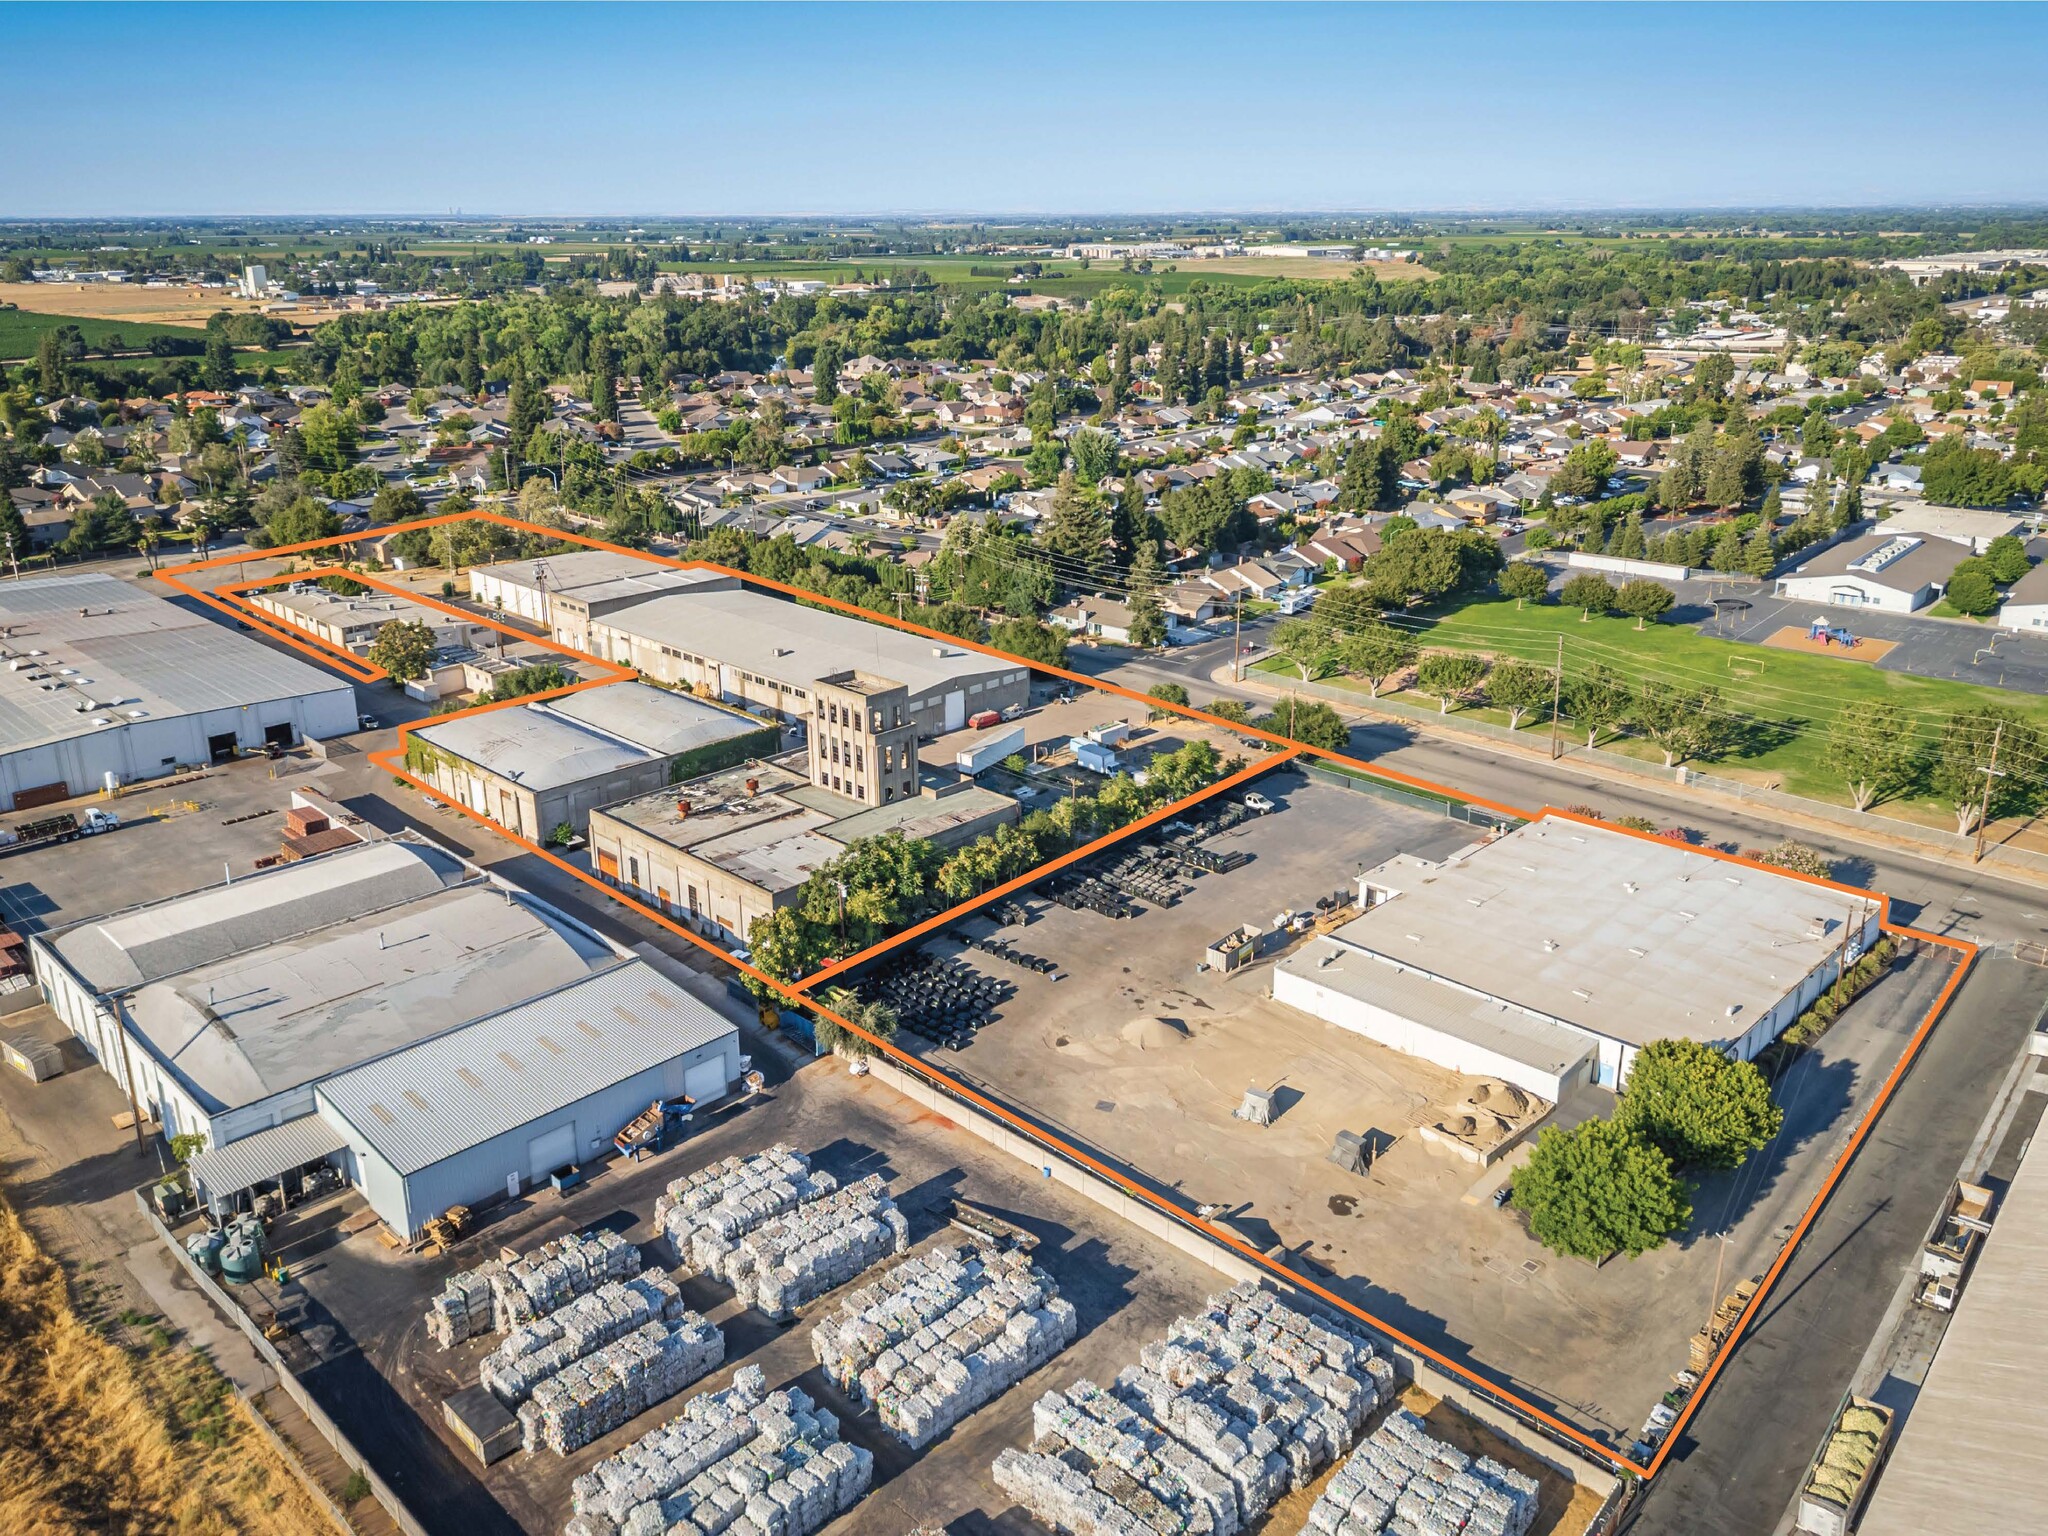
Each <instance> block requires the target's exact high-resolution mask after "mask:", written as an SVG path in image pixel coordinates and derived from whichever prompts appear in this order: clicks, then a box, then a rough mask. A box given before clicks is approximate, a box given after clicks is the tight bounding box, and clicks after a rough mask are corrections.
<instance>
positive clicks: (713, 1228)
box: [654, 1144, 839, 1274]
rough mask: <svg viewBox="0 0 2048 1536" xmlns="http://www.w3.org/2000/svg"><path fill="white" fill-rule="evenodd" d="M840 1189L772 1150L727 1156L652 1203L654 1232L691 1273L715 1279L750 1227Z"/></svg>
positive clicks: (801, 1161) (794, 1157)
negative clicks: (709, 1275)
mask: <svg viewBox="0 0 2048 1536" xmlns="http://www.w3.org/2000/svg"><path fill="white" fill-rule="evenodd" d="M838 1188H839V1181H838V1180H837V1179H835V1178H833V1177H832V1175H831V1174H829V1173H812V1172H811V1161H810V1159H809V1158H807V1157H805V1156H804V1155H803V1154H802V1153H801V1152H798V1151H796V1150H795V1149H794V1148H792V1147H788V1146H783V1145H779V1144H778V1145H776V1146H773V1147H770V1148H769V1149H768V1150H767V1151H765V1152H756V1153H755V1154H754V1155H753V1156H752V1157H745V1158H741V1157H728V1158H723V1159H721V1160H720V1161H718V1162H715V1163H713V1164H712V1165H711V1166H710V1167H708V1168H701V1169H699V1170H698V1171H697V1172H695V1173H693V1174H690V1175H689V1176H688V1177H687V1178H681V1179H677V1180H676V1181H675V1182H674V1183H673V1184H671V1185H669V1187H668V1190H667V1192H666V1193H665V1194H663V1195H661V1196H659V1197H658V1198H657V1199H656V1200H655V1202H654V1227H655V1230H656V1231H658V1232H660V1233H661V1234H662V1235H663V1236H664V1237H666V1238H667V1239H668V1241H669V1244H670V1246H671V1247H672V1248H673V1249H674V1250H675V1255H676V1262H677V1263H678V1264H681V1265H682V1266H684V1267H685V1268H686V1269H688V1270H689V1271H690V1272H691V1273H693V1274H715V1273H717V1272H718V1270H719V1269H720V1267H721V1266H722V1264H723V1262H724V1259H725V1256H726V1255H727V1254H728V1253H730V1252H731V1251H732V1247H733V1245H734V1244H735V1243H737V1242H738V1241H739V1240H740V1239H741V1238H743V1237H745V1236H746V1235H747V1234H748V1233H749V1232H752V1231H753V1230H754V1229H755V1228H757V1227H760V1226H762V1225H763V1224H764V1223H766V1222H769V1221H772V1220H774V1219H775V1218H776V1217H777V1216H780V1215H782V1214H783V1213H784V1212H785V1211H793V1210H795V1209H796V1208H797V1207H798V1206H799V1205H801V1204H803V1203H804V1202H805V1201H807V1200H819V1199H822V1198H824V1197H825V1196H826V1195H829V1194H831V1193H832V1192H833V1191H834V1190H836V1189H838Z"/></svg>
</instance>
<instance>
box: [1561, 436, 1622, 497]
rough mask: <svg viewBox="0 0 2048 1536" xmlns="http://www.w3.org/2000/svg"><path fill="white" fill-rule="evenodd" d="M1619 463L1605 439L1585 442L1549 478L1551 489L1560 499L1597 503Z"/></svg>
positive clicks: (1570, 453) (1573, 450) (1595, 438)
mask: <svg viewBox="0 0 2048 1536" xmlns="http://www.w3.org/2000/svg"><path fill="white" fill-rule="evenodd" d="M1620 463H1621V458H1620V455H1619V454H1617V453H1616V452H1615V448H1614V445H1613V444H1612V443H1610V442H1608V441H1607V439H1605V438H1604V437H1594V438H1588V439H1587V440H1586V441H1585V442H1582V443H1580V444H1578V445H1577V446H1576V447H1574V448H1573V449H1572V450H1571V452H1569V453H1567V454H1566V455H1565V456H1564V463H1563V464H1561V465H1559V466H1558V471H1557V473H1556V474H1555V475H1554V476H1552V477H1551V481H1550V488H1551V490H1552V491H1554V492H1555V493H1556V494H1557V495H1559V496H1577V497H1580V498H1581V499H1583V500H1587V501H1591V500H1594V499H1597V498H1598V497H1600V496H1603V495H1605V494H1606V491H1607V482H1608V481H1609V480H1610V479H1611V478H1613V475H1614V471H1615V469H1616V467H1617V466H1619V464H1620Z"/></svg>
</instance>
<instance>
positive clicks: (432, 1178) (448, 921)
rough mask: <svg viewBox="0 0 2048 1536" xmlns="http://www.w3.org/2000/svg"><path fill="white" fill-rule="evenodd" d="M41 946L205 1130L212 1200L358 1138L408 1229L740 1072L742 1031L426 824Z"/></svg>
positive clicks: (82, 1029)
mask: <svg viewBox="0 0 2048 1536" xmlns="http://www.w3.org/2000/svg"><path fill="white" fill-rule="evenodd" d="M31 952H32V954H33V956H34V959H35V967H36V974H37V979H38V981H39V982H40V983H41V986H42V989H43V993H44V995H45V997H46V998H47V999H48V1001H49V1003H50V1005H51V1007H52V1009H53V1010H55V1012H56V1013H57V1015H58V1017H59V1018H61V1019H63V1020H64V1022H65V1023H66V1025H67V1026H68V1027H69V1028H70V1029H71V1031H72V1033H73V1034H74V1035H76V1036H77V1037H78V1039H79V1040H80V1041H82V1042H83V1043H84V1044H85V1046H86V1048H87V1050H88V1051H90V1052H91V1053H92V1055H93V1056H94V1058H95V1059H96V1060H97V1061H99V1062H100V1064H101V1065H102V1066H104V1067H105V1068H106V1069H107V1070H108V1071H109V1072H110V1073H111V1074H112V1075H114V1077H115V1078H116V1080H117V1081H118V1082H120V1083H121V1086H122V1087H123V1089H124V1091H127V1092H128V1093H129V1094H130V1095H131V1097H132V1099H133V1100H134V1102H135V1103H136V1104H137V1105H138V1106H140V1107H141V1109H142V1111H143V1113H144V1114H145V1115H146V1116H148V1117H150V1118H154V1119H156V1120H158V1121H159V1122H160V1123H161V1124H162V1126H163V1130H164V1134H165V1135H166V1136H175V1135H178V1134H181V1133H187V1134H190V1133H197V1134H200V1135H203V1136H204V1137H205V1138H206V1148H207V1150H206V1152H205V1153H204V1155H203V1157H202V1159H200V1160H198V1161H195V1163H194V1165H193V1171H194V1176H195V1178H196V1180H197V1181H198V1183H199V1186H200V1188H201V1191H202V1193H203V1194H204V1196H205V1197H206V1198H208V1199H209V1200H212V1201H215V1202H217V1203H219V1202H225V1201H229V1200H232V1199H233V1198H234V1197H236V1196H237V1195H238V1194H240V1192H241V1191H243V1190H244V1189H246V1188H248V1187H249V1185H250V1184H252V1183H255V1182H259V1181H262V1180H267V1179H273V1178H280V1177H284V1176H288V1175H291V1174H294V1173H295V1172H296V1171H297V1170H298V1169H299V1168H301V1167H302V1166H303V1165H305V1164H307V1163H312V1162H319V1161H329V1160H338V1161H339V1162H340V1163H341V1165H342V1167H343V1168H344V1170H345V1171H346V1172H347V1174H348V1175H349V1177H350V1178H351V1179H353V1180H354V1181H355V1182H357V1183H358V1184H359V1185H361V1186H362V1188H363V1190H364V1193H365V1195H366V1197H367V1198H368V1199H369V1202H370V1204H371V1206H372V1208H373V1209H375V1210H376V1211H377V1213H378V1214H379V1215H380V1216H382V1217H383V1218H384V1219H385V1220H386V1221H387V1222H389V1223H390V1225H391V1226H392V1228H393V1229H394V1230H395V1231H398V1232H401V1233H403V1234H405V1235H407V1236H410V1235H412V1234H413V1233H414V1232H416V1231H417V1230H418V1229H419V1227H420V1226H421V1225H422V1224H423V1223H424V1222H425V1221H426V1220H428V1219H429V1218H430V1217H432V1216H434V1215H437V1214H439V1212H440V1211H442V1210H445V1209H446V1208H447V1207H448V1206H449V1205H453V1204H475V1203H478V1202H481V1201H483V1200H485V1199H487V1198H489V1197H490V1196H492V1195H494V1194H497V1193H499V1192H501V1191H505V1190H507V1189H508V1187H511V1185H510V1184H508V1181H516V1182H517V1183H518V1184H519V1185H520V1186H521V1187H523V1186H524V1184H525V1183H526V1182H527V1181H530V1180H533V1179H539V1178H544V1177H545V1176H546V1175H547V1173H548V1172H549V1171H550V1170H552V1169H554V1168H557V1167H560V1166H561V1165H563V1164H566V1163H573V1162H578V1161H582V1160H583V1159H585V1158H587V1157H588V1156H589V1155H590V1154H591V1152H592V1151H593V1150H594V1149H601V1148H602V1147H603V1146H604V1145H605V1144H606V1143H607V1142H608V1141H609V1140H610V1138H611V1136H612V1135H613V1134H614V1133H616V1132H617V1131H618V1130H619V1129H620V1128H621V1127H622V1126H623V1125H624V1124H625V1123H626V1122H627V1121H629V1120H631V1119H632V1118H633V1116H635V1115H636V1114H638V1113H639V1112H640V1111H642V1110H644V1109H646V1108H647V1106H648V1104H649V1103H651V1102H652V1101H653V1100H655V1099H657V1098H674V1097H676V1096H678V1095H680V1094H684V1093H687V1094H689V1095H691V1096H692V1097H694V1098H697V1099H699V1100H708V1099H715V1098H718V1097H720V1096H722V1095H723V1094H724V1093H725V1092H726V1091H727V1088H728V1087H729V1086H730V1084H731V1083H732V1082H733V1081H734V1079H735V1078H736V1077H737V1076H738V1073H739V1046H738V1036H737V1034H736V1033H735V1032H734V1030H733V1028H732V1026H731V1025H730V1024H729V1023H727V1022H726V1021H725V1020H724V1019H722V1018H721V1017H719V1016H718V1015H717V1014H716V1013H714V1012H713V1011H712V1010H711V1009H709V1008H708V1007H706V1006H705V1005H704V1004H703V1003H702V1002H700V1001H698V1000H697V999H696V998H694V997H692V996H690V995H689V994H688V993H686V992H684V991H682V990H681V989H680V988H679V987H677V986H676V985H675V984H674V983H673V982H670V981H668V980H667V979H666V978H664V977H663V976H661V974H660V973H659V972H657V971H655V970H654V969H653V968H652V967H650V966H649V965H648V964H647V963H646V962H645V961H643V960H641V959H639V958H637V957H636V956H634V955H633V954H632V953H631V952H630V951H628V950H625V949H622V948H620V947H619V946H618V945H616V944H613V943H610V942H608V941H607V940H605V939H603V938H602V937H600V936H599V935H598V934H597V933H595V932H593V931H592V930H590V929H588V928H586V927H584V926H583V925H582V924H581V923H578V922H576V921H575V920H574V919H572V918H570V917H568V916H566V915H565V914H563V913H562V912H559V911H557V910H556V909H554V908H552V907H550V906H548V905H547V904H545V903H543V902H541V901H539V900H537V899H535V898H534V897H532V896H530V895H529V894H527V893H526V892H524V891H522V890H520V889H519V888H518V887H516V886H513V885H510V884H508V883H507V882H505V881H503V880H501V879H498V878H497V877H495V876H493V875H489V874H486V873H484V872H483V871H481V870H478V869H476V868H475V867H473V866H471V865H469V864H466V863H465V862H463V861H462V860H460V859H458V858H456V857H455V856H454V855H453V854H451V853H449V852H447V851H446V850H445V849H442V848H440V847H438V846H436V845H434V844H432V843H430V842H428V841H426V840H425V839H423V838H419V837H417V836H414V835H411V834H402V835H401V836H400V837H397V838H393V839H390V840H387V841H379V842H373V843H369V844H366V845H363V846H359V847H356V848H351V849H346V850H343V851H341V852H338V853H333V854H328V855H324V856H321V857H316V858H312V859H306V860H302V861H299V862H297V863H293V864H289V865H285V866H283V867H282V868H279V869H276V870H272V871H267V872H264V873H260V874H257V875H254V876H251V877H248V878H245V879H241V880H237V881H235V882H234V883H233V884H231V885H222V886H216V887H211V888H208V889H205V890H202V891H198V892H194V893H191V894H189V895H186V896H181V897H174V898H172V899H170V900H168V901H162V902H157V903H153V904H151V905H149V906H145V907H140V908H137V909H134V910H132V911H129V912H124V913H118V914H114V915H112V916H109V917H106V918H102V919H93V920H88V921H86V922H82V923H77V924H73V925H71V926H70V927H67V928H62V929H58V930H55V931H53V932H50V933H46V934H38V935H35V936H34V937H33V938H32V940H31ZM589 983H601V985H599V986H597V987H590V986H588V985H587V984H589ZM429 1106H432V1107H431V1108H429ZM415 1113H417V1114H419V1115H422V1116H424V1117H425V1118H424V1119H423V1120H420V1121H419V1122H418V1123H417V1124H416V1125H415V1127H414V1129H413V1131H412V1132H411V1133H409V1134H410V1139H409V1140H401V1139H400V1135H399V1128H400V1125H401V1123H402V1121H403V1119H404V1118H405V1117H408V1116H411V1115H414V1114H415ZM312 1117H318V1119H319V1120H320V1121H322V1122H324V1129H323V1128H321V1127H318V1126H309V1125H307V1124H306V1123H305V1122H306V1121H307V1120H308V1119H309V1118H312ZM329 1143H331V1145H330V1144H329ZM429 1154H431V1155H429Z"/></svg>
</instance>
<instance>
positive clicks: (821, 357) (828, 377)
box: [811, 336, 846, 405]
mask: <svg viewBox="0 0 2048 1536" xmlns="http://www.w3.org/2000/svg"><path fill="white" fill-rule="evenodd" d="M845 366H846V353H845V350H844V349H843V348H842V347H841V346H840V345H839V343H838V342H837V341H834V340H833V339H832V338H831V337H829V336H828V337H826V338H825V339H824V340H823V341H820V342H819V343H818V349H817V351H815V352H813V353H812V354H811V388H812V390H813V391H815V393H816V395H817V401H818V404H819V405H830V404H832V402H833V401H835V400H837V399H838V398H839V370H840V369H841V368H844V367H845Z"/></svg>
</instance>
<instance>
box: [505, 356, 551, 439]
mask: <svg viewBox="0 0 2048 1536" xmlns="http://www.w3.org/2000/svg"><path fill="white" fill-rule="evenodd" d="M548 415H549V409H548V397H547V395H546V394H545V393H544V392H543V391H542V390H541V389H540V387H539V385H538V384H536V383H535V382H534V380H533V377H532V376H531V375H530V374H529V373H528V372H527V367H526V355H525V353H523V352H514V353H513V354H512V365H511V368H510V370H509V375H508V379H507V387H506V391H505V429H506V431H507V432H509V433H510V434H511V439H512V451H513V452H514V453H516V454H519V455H521V456H522V457H531V455H532V445H533V434H534V432H535V431H536V430H538V428H539V427H540V424H541V423H542V422H544V421H546V420H547V419H548Z"/></svg>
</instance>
